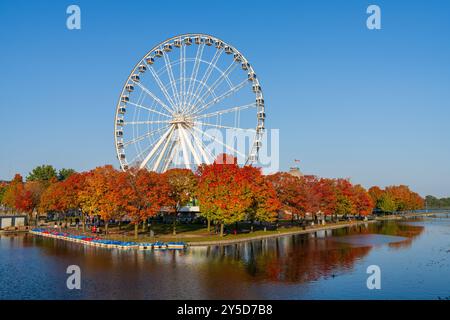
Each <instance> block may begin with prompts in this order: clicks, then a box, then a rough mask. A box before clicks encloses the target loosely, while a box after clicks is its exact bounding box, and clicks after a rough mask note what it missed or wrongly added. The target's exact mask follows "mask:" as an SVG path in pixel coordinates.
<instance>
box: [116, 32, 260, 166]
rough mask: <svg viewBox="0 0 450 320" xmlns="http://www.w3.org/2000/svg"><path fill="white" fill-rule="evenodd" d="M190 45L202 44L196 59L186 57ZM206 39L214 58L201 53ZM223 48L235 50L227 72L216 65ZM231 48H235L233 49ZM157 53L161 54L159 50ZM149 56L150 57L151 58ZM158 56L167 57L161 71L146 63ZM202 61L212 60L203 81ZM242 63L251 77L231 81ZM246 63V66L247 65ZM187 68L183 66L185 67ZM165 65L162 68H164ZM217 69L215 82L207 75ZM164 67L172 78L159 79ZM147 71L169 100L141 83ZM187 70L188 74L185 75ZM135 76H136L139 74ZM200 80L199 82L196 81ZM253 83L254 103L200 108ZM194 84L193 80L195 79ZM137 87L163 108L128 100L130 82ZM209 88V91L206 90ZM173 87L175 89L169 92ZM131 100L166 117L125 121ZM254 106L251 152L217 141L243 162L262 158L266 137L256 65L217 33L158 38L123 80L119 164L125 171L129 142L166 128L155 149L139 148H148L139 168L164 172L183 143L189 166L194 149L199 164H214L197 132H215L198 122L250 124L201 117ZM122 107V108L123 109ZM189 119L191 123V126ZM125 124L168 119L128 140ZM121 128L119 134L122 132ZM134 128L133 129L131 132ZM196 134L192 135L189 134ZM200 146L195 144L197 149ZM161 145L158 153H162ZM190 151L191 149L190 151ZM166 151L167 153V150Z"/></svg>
mask: <svg viewBox="0 0 450 320" xmlns="http://www.w3.org/2000/svg"><path fill="white" fill-rule="evenodd" d="M189 39H190V44H189V45H198V48H197V53H196V57H195V58H186V46H187V44H186V41H189ZM197 39H200V40H199V41H200V42H199V43H196V41H197ZM176 41H178V45H179V44H181V46H175V45H174V44H175V42H176ZM206 41H209V42H208V43H211V44H208V46H214V47H215V48H216V52H215V53H214V56H213V58H212V60H211V61H206V60H202V54H203V50H204V48H205V45H206V44H205V43H206ZM166 45H170V50H168V51H165V46H166ZM175 48H177V49H179V50H180V59H179V60H174V61H170V58H169V54H168V53H169V52H170V51H172V49H173V50H175ZM183 51H184V57H183ZM223 52H226V53H228V54H232V55H233V62H234V63H232V64H230V65H229V67H228V68H227V69H226V70H225V71H223V70H221V69H219V68H218V67H217V65H216V63H217V61H218V60H219V58H220V56H221V55H222V53H223ZM230 52H231V53H230ZM157 53H159V54H162V55H159V56H158V55H157ZM149 59H151V60H149ZM156 59H163V60H164V62H165V65H164V66H163V67H162V68H161V69H160V70H159V72H158V70H155V69H154V68H153V62H152V63H151V64H149V63H148V61H152V60H153V61H156ZM187 61H191V62H192V61H193V62H194V67H193V70H192V74H191V76H190V77H189V78H187V77H186V74H185V73H186V62H187ZM201 63H206V64H208V67H207V70H206V72H205V73H204V74H203V76H202V78H201V80H199V79H197V76H198V70H199V66H200V64H201ZM177 64H179V68H180V79H179V80H180V85H179V87H177V79H175V78H174V74H173V71H172V67H175V66H176V65H177ZM239 64H240V65H241V68H242V69H243V70H245V71H247V73H248V79H244V81H242V82H241V83H238V84H235V85H233V84H232V83H231V82H230V79H229V78H228V75H229V74H230V73H231V72H232V71H233V70H234V69H235V68H236V67H237V66H239ZM244 64H245V67H246V68H245V69H244ZM142 66H145V68H146V69H145V70H144V71H142V72H141V71H140V68H141V67H142ZM183 69H184V70H183ZM161 70H162V71H161ZM214 70H216V71H218V72H219V73H220V76H219V78H218V79H216V81H214V83H212V84H211V85H208V84H207V81H208V78H209V76H210V75H211V73H212V72H213V71H214ZM164 71H166V72H167V74H168V77H169V83H167V84H166V85H164V84H163V83H162V81H161V80H160V78H159V75H160V74H161V73H162V72H164ZM144 72H150V73H151V74H152V76H153V79H154V80H155V82H156V84H157V85H158V86H159V88H160V89H161V92H162V93H163V95H164V97H165V100H166V102H168V103H165V102H164V101H162V100H161V99H160V98H159V97H158V96H156V95H155V94H154V93H153V92H151V91H150V90H148V89H147V88H146V87H145V86H143V85H142V84H141V83H140V80H139V75H141V74H142V73H144ZM183 72H184V74H183ZM136 76H137V78H136ZM186 79H188V80H189V82H188V85H187V88H186ZM223 81H227V83H228V84H229V86H230V89H229V90H228V91H227V92H225V93H223V94H221V95H219V96H216V93H215V91H214V90H215V89H216V88H217V86H218V85H220V84H221V83H222V82H223ZM196 82H198V83H199V84H198V85H196ZM249 82H250V83H251V84H252V90H253V92H254V94H255V102H253V103H249V104H246V105H242V106H236V107H232V108H229V109H223V110H219V111H215V112H211V113H207V114H199V113H200V112H202V111H205V110H206V109H208V108H209V107H211V106H212V105H215V104H217V103H218V102H220V101H222V100H223V99H225V98H227V97H228V96H231V95H233V94H234V93H236V92H237V91H239V90H240V89H241V88H243V87H245V86H246V84H248V83H249ZM192 83H193V84H192ZM131 84H132V85H134V86H137V87H139V88H140V89H141V95H142V92H145V93H146V94H147V95H148V96H149V97H150V98H152V99H153V101H154V102H156V104H157V105H159V106H160V107H162V108H163V109H164V110H159V111H158V110H155V109H153V108H152V107H147V106H143V105H139V104H138V103H136V102H130V101H129V94H130V93H131V91H127V88H128V89H129V87H128V86H130V85H131ZM205 89H206V91H205ZM170 92H172V94H171V93H170ZM124 97H126V98H127V99H128V100H127V101H124V100H123V99H124ZM208 97H212V98H213V99H212V100H210V101H208V102H205V98H208ZM128 105H133V106H135V107H139V108H143V109H146V110H147V111H149V112H154V113H157V114H159V115H160V116H163V117H167V120H158V121H127V122H126V123H125V122H124V113H125V112H126V111H124V112H123V113H121V112H122V111H123V110H126V108H127V107H128ZM251 107H254V108H256V111H257V112H256V120H257V121H256V129H255V130H254V132H255V134H254V138H253V143H252V146H251V147H250V150H249V153H248V154H247V155H243V154H242V153H240V152H239V151H237V150H235V149H234V148H233V147H231V146H229V145H227V144H225V143H223V142H221V141H219V140H216V141H217V142H218V143H220V144H221V145H222V146H223V147H224V148H225V149H226V150H227V151H232V152H233V153H234V154H236V153H237V154H239V155H241V156H243V157H244V158H245V159H246V160H245V164H253V163H256V162H257V161H258V152H259V149H260V148H261V145H262V136H263V132H264V130H265V126H264V124H265V105H264V98H263V92H262V89H261V85H260V82H259V79H257V78H256V74H255V72H254V69H253V67H252V65H251V64H250V63H249V62H248V60H247V59H246V58H245V57H244V55H243V54H242V53H241V52H240V51H239V50H237V49H236V48H235V47H233V46H232V45H230V44H228V43H226V42H224V41H223V40H221V39H219V38H217V37H214V36H212V35H209V34H204V33H187V34H181V35H177V36H174V37H171V38H169V39H166V40H164V41H162V42H160V43H159V44H158V45H156V46H154V47H153V48H152V49H151V50H150V51H148V52H147V53H146V54H145V55H144V56H143V57H142V58H141V59H140V60H139V61H138V63H137V64H136V65H135V66H134V67H133V69H132V71H131V72H130V74H129V76H128V77H127V80H126V81H125V84H124V86H123V88H122V91H121V94H120V96H119V100H118V103H117V106H116V112H115V119H114V144H115V149H116V154H117V158H118V160H119V163H120V168H121V169H122V170H124V171H125V170H127V169H128V168H129V164H128V162H127V158H126V155H125V147H126V146H128V145H131V144H136V143H138V142H139V141H142V140H144V139H146V138H147V137H149V136H152V135H154V134H156V133H158V132H160V131H163V130H165V131H164V133H163V134H162V135H161V137H160V138H159V140H158V141H155V143H154V144H152V145H151V146H150V147H152V148H151V150H148V149H144V150H143V151H142V152H141V153H146V156H145V158H144V160H143V161H142V162H141V163H140V164H139V168H140V169H142V168H144V167H147V168H148V169H149V170H152V171H159V172H164V171H166V170H167V169H168V167H169V166H170V164H171V162H172V160H173V157H174V155H175V152H174V151H175V150H174V149H178V148H181V151H182V153H183V157H184V165H185V167H186V168H189V169H192V167H191V164H192V163H190V161H189V158H188V156H189V154H192V156H193V158H194V161H195V165H200V164H202V163H207V164H209V163H211V162H212V161H214V159H215V158H214V157H215V156H217V155H212V154H211V153H210V152H209V151H208V150H206V148H204V144H203V143H202V141H200V140H199V137H198V136H197V134H203V135H204V136H206V137H208V138H210V139H215V137H212V136H210V135H208V134H207V133H206V132H202V131H201V130H199V129H198V128H197V127H196V126H195V125H196V124H201V125H205V126H210V127H216V128H222V129H234V130H247V129H250V128H239V127H229V126H223V125H218V124H215V125H214V124H211V123H207V122H202V121H200V120H201V119H203V118H209V117H214V116H221V115H222V114H225V113H230V112H237V111H240V110H244V109H247V108H251ZM121 108H122V109H121ZM186 117H188V118H189V120H186ZM187 121H188V122H189V124H193V125H192V126H191V125H187ZM124 124H126V125H139V124H148V125H151V124H164V126H163V127H160V128H157V129H156V130H152V131H149V132H147V133H145V134H144V135H142V136H139V137H134V136H133V139H132V140H130V141H127V142H124V141H123V128H124ZM176 131H178V138H177V139H176V140H172V137H173V135H174V133H175V132H176ZM120 132H121V135H119V133H120ZM133 133H134V131H133ZM191 137H192V138H191ZM196 148H197V149H196ZM158 150H159V154H158ZM188 150H189V151H188ZM167 152H168V153H167ZM164 155H166V159H163V158H164ZM141 156H143V154H138V155H136V157H135V158H134V159H133V160H132V162H134V160H135V159H138V158H140V157H141ZM152 158H153V160H154V163H153V164H152V165H151V166H150V167H149V166H147V164H148V163H149V161H150V159H152Z"/></svg>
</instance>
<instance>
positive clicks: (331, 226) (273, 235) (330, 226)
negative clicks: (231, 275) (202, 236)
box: [188, 219, 380, 247]
mask: <svg viewBox="0 0 450 320" xmlns="http://www.w3.org/2000/svg"><path fill="white" fill-rule="evenodd" d="M379 221H380V220H377V219H375V220H368V221H355V222H348V223H341V224H325V225H320V226H319V227H312V228H309V229H304V230H296V231H289V232H278V233H271V234H267V235H257V236H253V237H252V236H250V237H247V238H242V239H230V240H213V241H193V242H188V245H189V246H190V247H209V246H226V245H230V244H236V243H241V242H250V241H256V240H264V239H271V238H280V237H288V236H293V235H298V234H308V233H313V232H317V231H324V230H334V229H340V228H347V227H353V226H359V225H362V224H366V223H375V222H379Z"/></svg>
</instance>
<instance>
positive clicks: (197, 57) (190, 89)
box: [187, 43, 205, 97]
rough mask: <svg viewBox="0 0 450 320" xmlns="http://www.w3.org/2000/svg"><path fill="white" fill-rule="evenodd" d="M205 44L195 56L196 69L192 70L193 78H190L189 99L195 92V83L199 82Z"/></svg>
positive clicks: (200, 46) (201, 45) (199, 47)
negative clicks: (198, 76) (198, 77)
mask: <svg viewBox="0 0 450 320" xmlns="http://www.w3.org/2000/svg"><path fill="white" fill-rule="evenodd" d="M204 48H205V44H204V43H202V44H200V45H199V46H198V48H197V53H196V55H195V61H194V67H193V68H192V72H191V77H190V78H189V85H188V89H187V96H188V97H189V96H190V95H191V94H192V93H193V92H192V91H194V86H195V81H196V80H197V75H198V70H199V68H200V61H201V59H202V56H203V50H204Z"/></svg>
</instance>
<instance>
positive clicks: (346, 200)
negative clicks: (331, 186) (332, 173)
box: [335, 179, 355, 216]
mask: <svg viewBox="0 0 450 320" xmlns="http://www.w3.org/2000/svg"><path fill="white" fill-rule="evenodd" d="M335 183H336V189H335V190H336V210H335V214H336V216H344V215H348V214H352V213H354V212H355V206H354V203H353V202H352V198H353V186H352V184H351V183H350V181H349V180H347V179H336V181H335Z"/></svg>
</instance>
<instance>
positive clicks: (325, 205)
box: [316, 178, 337, 216]
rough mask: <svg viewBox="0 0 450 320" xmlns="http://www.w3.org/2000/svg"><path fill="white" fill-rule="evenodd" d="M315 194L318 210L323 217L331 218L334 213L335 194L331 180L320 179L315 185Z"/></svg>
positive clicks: (335, 204) (334, 186) (333, 182)
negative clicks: (317, 199)
mask: <svg viewBox="0 0 450 320" xmlns="http://www.w3.org/2000/svg"><path fill="white" fill-rule="evenodd" d="M316 192H317V194H318V198H319V210H320V212H322V213H323V214H324V215H325V216H332V215H333V214H334V213H335V211H336V206H337V193H336V185H335V181H334V180H333V179H327V178H321V179H319V180H318V182H317V184H316Z"/></svg>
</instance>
